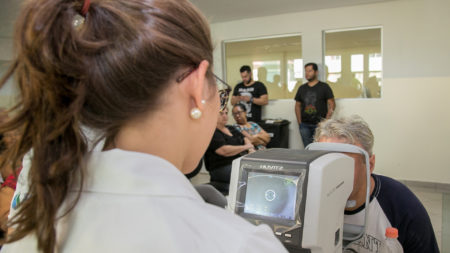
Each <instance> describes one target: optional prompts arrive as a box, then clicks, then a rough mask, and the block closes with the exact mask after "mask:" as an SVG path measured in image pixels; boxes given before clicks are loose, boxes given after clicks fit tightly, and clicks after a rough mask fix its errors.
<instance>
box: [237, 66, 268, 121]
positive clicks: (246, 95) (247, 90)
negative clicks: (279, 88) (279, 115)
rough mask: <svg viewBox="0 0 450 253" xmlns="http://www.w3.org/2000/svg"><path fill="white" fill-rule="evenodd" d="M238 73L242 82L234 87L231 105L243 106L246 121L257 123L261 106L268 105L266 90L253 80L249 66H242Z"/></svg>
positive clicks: (259, 119) (261, 84)
mask: <svg viewBox="0 0 450 253" xmlns="http://www.w3.org/2000/svg"><path fill="white" fill-rule="evenodd" d="M240 72H241V78H242V82H240V83H238V84H237V85H236V86H235V87H234V90H233V96H232V97H231V104H232V105H235V104H237V103H240V104H243V105H244V106H245V108H246V110H247V120H248V121H253V122H259V121H261V108H262V106H263V105H267V104H268V103H269V96H268V95H267V88H266V86H265V85H264V84H263V83H262V82H258V81H254V80H253V78H252V69H251V68H250V66H247V65H244V66H242V67H241V69H240Z"/></svg>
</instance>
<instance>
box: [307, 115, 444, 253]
mask: <svg viewBox="0 0 450 253" xmlns="http://www.w3.org/2000/svg"><path fill="white" fill-rule="evenodd" d="M314 140H315V141H318V142H335V143H348V144H353V145H356V146H359V147H360V148H362V149H364V150H365V151H366V152H367V153H368V154H369V157H370V158H369V165H370V174H371V178H370V203H369V211H368V212H369V220H368V224H367V225H366V233H365V234H364V235H363V237H362V238H361V239H359V240H357V241H354V242H352V243H351V244H350V245H349V247H350V248H351V249H352V250H354V251H355V252H359V253H376V252H384V251H380V250H381V249H382V248H383V247H386V243H385V242H386V236H385V231H386V228H388V227H394V228H397V230H398V238H397V239H396V241H395V244H394V245H391V244H390V246H389V247H394V248H403V252H405V253H425V252H426V253H439V248H438V246H437V242H436V237H435V235H434V231H433V227H432V225H431V222H430V218H429V216H428V214H427V211H426V210H425V208H424V207H423V205H422V203H421V202H420V201H419V199H418V198H417V197H416V196H415V195H414V193H412V192H411V191H410V190H409V189H408V188H407V187H406V186H405V185H403V184H401V183H400V182H398V181H396V180H394V179H392V178H389V177H385V176H380V175H375V174H373V173H372V172H373V170H374V167H375V155H374V154H373V153H372V148H373V143H374V137H373V134H372V131H371V130H370V128H369V126H368V124H367V123H366V122H365V121H364V120H363V119H362V118H361V117H359V116H352V117H348V118H340V119H329V120H325V121H322V122H321V123H319V125H318V127H317V129H316V134H315V137H314ZM346 154H347V155H349V156H350V157H352V158H353V159H354V160H355V173H354V182H353V191H352V193H351V194H350V197H349V200H350V201H349V202H350V203H354V204H353V205H352V206H350V207H347V208H346V209H345V216H344V222H345V223H347V224H354V225H362V224H364V217H365V211H366V208H365V198H366V197H365V196H366V189H367V181H366V175H367V174H366V173H367V172H366V171H367V169H366V164H365V159H364V157H363V155H361V154H350V153H346ZM392 252H398V251H392Z"/></svg>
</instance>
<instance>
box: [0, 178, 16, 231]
mask: <svg viewBox="0 0 450 253" xmlns="http://www.w3.org/2000/svg"><path fill="white" fill-rule="evenodd" d="M13 197H14V189H12V188H10V187H8V186H4V187H2V188H0V229H1V230H3V231H7V229H8V227H7V226H6V223H7V222H8V214H9V208H10V206H11V200H12V199H13Z"/></svg>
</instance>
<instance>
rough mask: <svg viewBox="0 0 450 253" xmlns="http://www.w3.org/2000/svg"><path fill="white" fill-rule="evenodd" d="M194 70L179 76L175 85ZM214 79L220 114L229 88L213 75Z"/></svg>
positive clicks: (226, 100) (225, 103) (229, 90)
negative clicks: (217, 92)
mask: <svg viewBox="0 0 450 253" xmlns="http://www.w3.org/2000/svg"><path fill="white" fill-rule="evenodd" d="M195 69H196V68H190V69H189V70H188V71H186V72H184V73H183V74H181V75H180V76H179V77H178V78H177V79H176V81H177V83H181V82H182V81H183V80H184V79H185V78H186V77H188V76H189V75H190V74H191V73H192V72H193V71H194V70H195ZM213 75H214V78H215V79H216V80H215V81H216V85H217V90H218V91H219V97H220V112H222V111H223V110H224V109H225V108H226V107H227V103H228V99H229V96H230V92H231V86H230V85H228V84H227V83H226V82H225V81H224V80H222V79H220V78H219V77H218V76H216V75H215V74H213Z"/></svg>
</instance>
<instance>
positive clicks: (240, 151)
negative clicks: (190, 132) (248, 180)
mask: <svg viewBox="0 0 450 253" xmlns="http://www.w3.org/2000/svg"><path fill="white" fill-rule="evenodd" d="M227 121H228V109H226V108H225V109H224V110H223V111H221V112H220V113H219V117H218V119H217V127H216V131H215V132H214V135H213V138H212V140H211V142H210V144H209V147H208V149H207V150H206V153H205V167H206V169H207V170H208V171H209V174H210V176H211V184H212V185H213V186H214V187H216V188H217V190H219V191H221V192H222V193H224V194H228V188H229V184H230V176H231V163H232V162H233V160H234V159H236V158H238V157H240V156H241V155H244V154H247V153H248V152H254V151H255V149H254V146H253V144H252V143H251V142H250V140H249V139H247V138H246V137H244V136H243V135H242V134H241V133H240V132H239V131H237V130H236V128H234V127H232V126H227V125H226V123H227Z"/></svg>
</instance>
